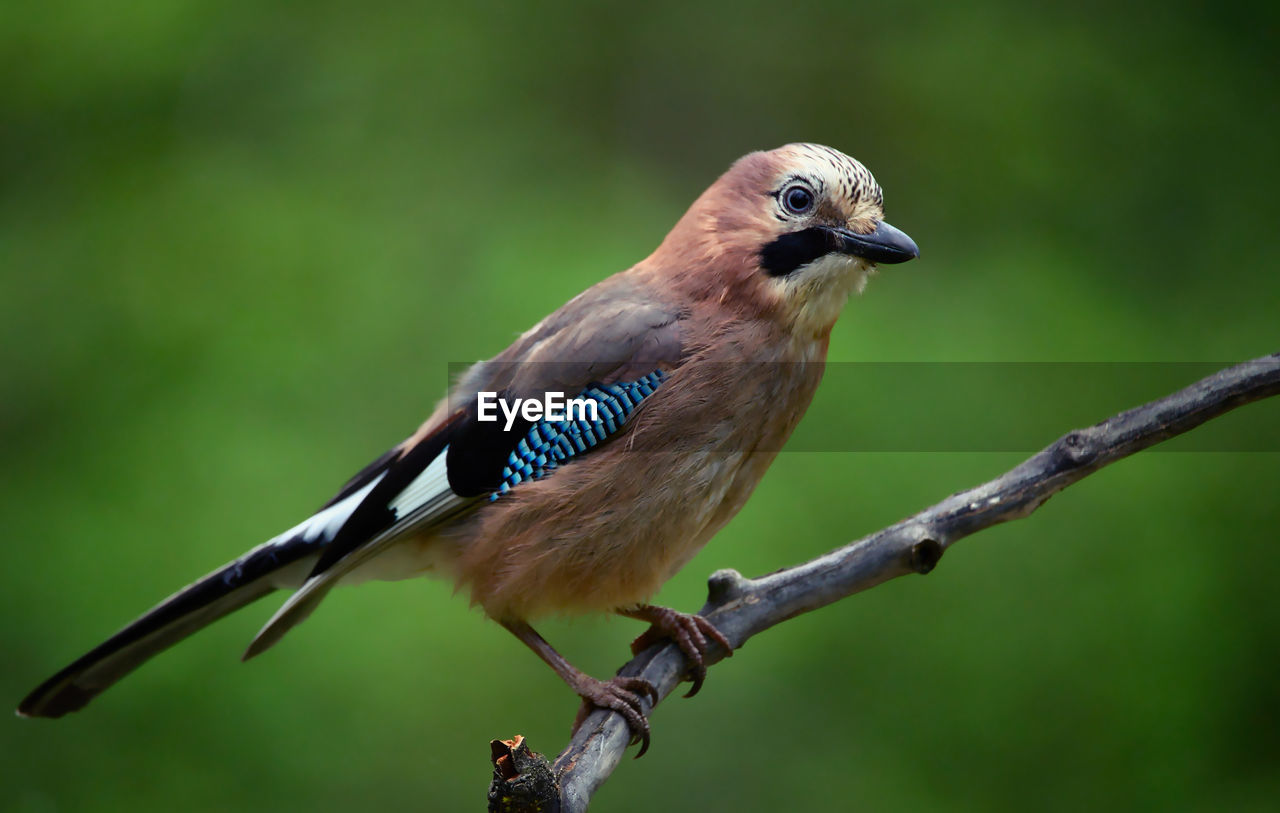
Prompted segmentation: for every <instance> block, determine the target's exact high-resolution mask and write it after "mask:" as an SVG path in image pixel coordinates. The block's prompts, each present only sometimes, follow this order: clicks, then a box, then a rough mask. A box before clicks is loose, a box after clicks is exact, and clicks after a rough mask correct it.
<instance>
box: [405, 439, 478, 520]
mask: <svg viewBox="0 0 1280 813" xmlns="http://www.w3.org/2000/svg"><path fill="white" fill-rule="evenodd" d="M448 458H449V447H448V446H446V447H444V448H443V449H441V450H440V454H438V455H436V459H435V460H432V461H431V464H430V465H429V466H427V467H426V468H425V469H423V470H422V474H419V475H418V476H417V477H415V478H414V479H413V482H412V483H410V484H409V485H408V486H406V487H405V489H404V491H401V492H400V493H399V494H397V495H396V498H395V499H394V500H392V501H391V502H390V503H388V504H387V505H388V507H389V508H390V509H391V510H392V511H395V512H396V524H397V525H399V524H400V523H401V522H402V521H403V520H404V519H405V518H407V517H409V516H410V515H412V514H413V513H414V512H416V511H419V510H422V509H428V510H429V509H430V508H432V507H433V506H435V505H437V504H440V503H445V502H449V501H450V500H451V499H452V500H461V499H462V498H461V497H459V496H458V495H457V494H454V493H453V489H451V488H449V470H448V466H447V465H446V462H447V460H448Z"/></svg>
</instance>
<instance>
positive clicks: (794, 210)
mask: <svg viewBox="0 0 1280 813" xmlns="http://www.w3.org/2000/svg"><path fill="white" fill-rule="evenodd" d="M782 207H783V208H784V209H786V210H787V211H788V212H790V213H791V214H793V215H803V214H807V213H808V212H809V210H811V209H812V208H813V192H812V191H810V190H809V189H808V187H804V186H800V185H796V186H789V187H787V188H786V189H784V190H783V192H782Z"/></svg>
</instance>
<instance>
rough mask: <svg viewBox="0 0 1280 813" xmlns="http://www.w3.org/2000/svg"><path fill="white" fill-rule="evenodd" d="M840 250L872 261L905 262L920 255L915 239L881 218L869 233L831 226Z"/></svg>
mask: <svg viewBox="0 0 1280 813" xmlns="http://www.w3.org/2000/svg"><path fill="white" fill-rule="evenodd" d="M831 234H832V236H833V237H835V238H836V240H837V241H838V242H839V245H840V250H841V251H842V252H844V253H845V254H852V255H853V256H855V257H861V258H862V259H864V260H870V261H871V262H873V263H905V262H906V261H907V260H914V259H915V258H916V257H919V256H920V249H919V248H917V247H916V241H915V240H912V239H911V238H910V237H908V236H907V233H906V232H904V231H902V230H901V229H898V228H895V227H893V226H890V225H889V224H888V223H886V222H884V221H883V220H881V221H880V222H879V223H877V224H876V230H875V231H873V232H871V233H870V234H854V233H853V232H851V231H849V230H848V229H839V228H832V229H831Z"/></svg>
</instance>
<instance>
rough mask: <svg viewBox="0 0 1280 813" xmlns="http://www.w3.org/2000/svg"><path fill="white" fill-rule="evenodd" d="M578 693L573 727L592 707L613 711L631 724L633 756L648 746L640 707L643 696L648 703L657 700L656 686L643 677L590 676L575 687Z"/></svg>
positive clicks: (592, 709)
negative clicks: (636, 749)
mask: <svg viewBox="0 0 1280 813" xmlns="http://www.w3.org/2000/svg"><path fill="white" fill-rule="evenodd" d="M578 695H579V696H580V697H582V706H581V707H579V709H578V716H577V717H576V718H574V721H573V730H574V732H577V730H578V727H579V726H581V725H582V723H583V721H584V720H586V719H587V715H588V714H590V713H591V712H592V711H594V710H595V709H598V708H600V709H608V710H609V711H616V712H618V713H619V714H621V715H622V718H623V719H624V720H626V721H627V725H628V726H629V727H630V728H631V742H632V743H635V742H636V741H637V740H638V741H639V742H640V752H639V753H638V754H636V759H639V758H640V757H642V756H644V753H645V751H648V750H649V719H648V716H647V714H646V712H645V709H644V705H643V703H644V698H645V697H648V698H649V700H650V701H651V702H650V705H651V706H655V705H657V703H658V699H659V698H658V690H657V689H656V688H654V685H653V684H652V683H650V682H649V681H647V680H645V679H643V678H637V677H625V676H622V675H619V676H617V677H615V678H613V679H611V680H596V679H594V678H592V679H591V682H590V683H587V684H585V685H584V686H581V687H579V689H578Z"/></svg>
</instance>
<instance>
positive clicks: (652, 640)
mask: <svg viewBox="0 0 1280 813" xmlns="http://www.w3.org/2000/svg"><path fill="white" fill-rule="evenodd" d="M617 613H618V615H625V616H626V617H627V618H635V619H638V620H640V621H648V622H649V623H650V624H651V625H652V626H650V627H649V629H648V630H646V631H645V632H644V633H642V634H641V635H640V637H639V638H636V639H635V640H634V641H632V642H631V654H633V655H639V654H640V653H641V652H642V651H644V650H645V649H648V648H649V647H651V646H653V645H654V644H656V643H657V642H658V641H659V640H661V639H663V638H670V639H671V640H673V641H675V642H676V645H677V646H679V647H680V651H681V652H683V653H684V656H685V657H686V658H688V659H689V676H690V679H691V680H692V681H693V687H692V688H691V689H689V692H688V694H686V695H685V697H693V696H694V695H695V694H697V693H698V690H699V689H701V688H702V681H703V680H705V679H706V677H707V664H706V654H707V645H708V642H707V639H708V638H710V639H711V640H712V641H715V642H716V643H717V644H719V645H720V646H722V647H724V651H725V655H726V657H727V656H730V655H733V646H732V645H731V644H730V643H729V639H728V638H725V637H724V633H722V632H720V630H718V629H716V626H715V624H712V623H711V622H710V621H708V620H707V619H705V618H703V617H702V616H700V615H695V614H693V613H682V612H679V611H677V610H672V609H670V608H668V607H655V606H653V605H652V604H641V605H640V606H639V607H635V608H633V609H628V610H618V611H617Z"/></svg>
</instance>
